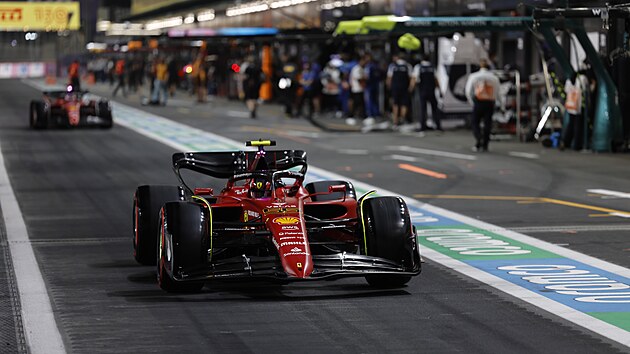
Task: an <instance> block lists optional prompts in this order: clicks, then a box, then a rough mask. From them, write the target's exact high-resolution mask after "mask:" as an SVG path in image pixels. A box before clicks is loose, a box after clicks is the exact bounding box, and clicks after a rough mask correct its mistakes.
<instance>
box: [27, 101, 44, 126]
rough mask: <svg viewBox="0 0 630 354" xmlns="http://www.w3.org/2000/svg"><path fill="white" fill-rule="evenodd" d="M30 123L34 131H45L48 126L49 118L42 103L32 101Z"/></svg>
mask: <svg viewBox="0 0 630 354" xmlns="http://www.w3.org/2000/svg"><path fill="white" fill-rule="evenodd" d="M29 113H30V114H29V122H30V126H31V128H32V129H45V128H46V127H47V126H48V116H47V114H46V108H45V106H44V102H42V101H31V109H30V112H29Z"/></svg>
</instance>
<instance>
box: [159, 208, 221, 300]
mask: <svg viewBox="0 0 630 354" xmlns="http://www.w3.org/2000/svg"><path fill="white" fill-rule="evenodd" d="M208 215H209V213H208V211H207V210H205V209H204V208H203V207H202V206H201V205H199V204H195V203H192V202H170V203H166V204H165V205H164V207H163V208H162V210H161V212H160V230H159V241H158V242H159V247H158V269H157V275H158V284H159V286H160V288H162V290H165V291H168V292H186V293H188V292H198V291H200V290H201V289H202V288H203V285H204V282H203V281H178V280H175V279H173V278H174V276H175V275H176V274H179V272H181V271H183V270H186V269H191V268H198V267H202V266H203V265H204V264H206V263H207V262H208V249H209V242H208V240H209V237H208V236H207V235H208V233H209V231H208V219H209V216H208Z"/></svg>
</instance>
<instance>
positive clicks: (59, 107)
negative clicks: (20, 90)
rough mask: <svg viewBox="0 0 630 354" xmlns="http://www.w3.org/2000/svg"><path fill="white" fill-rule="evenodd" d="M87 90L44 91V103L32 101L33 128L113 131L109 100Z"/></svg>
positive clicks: (31, 117) (69, 87)
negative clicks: (95, 96) (90, 93)
mask: <svg viewBox="0 0 630 354" xmlns="http://www.w3.org/2000/svg"><path fill="white" fill-rule="evenodd" d="M86 93H87V92H84V91H73V90H72V86H68V89H67V90H66V91H48V92H43V97H42V99H41V100H33V101H31V109H30V116H29V118H30V119H29V120H30V126H31V128H33V129H46V128H47V127H48V126H50V125H53V126H58V127H67V128H70V127H78V126H95V127H101V128H111V127H112V126H113V124H114V120H113V119H112V108H111V106H110V104H109V101H108V100H106V99H102V98H101V99H95V98H94V97H90V96H89V95H87V94H86Z"/></svg>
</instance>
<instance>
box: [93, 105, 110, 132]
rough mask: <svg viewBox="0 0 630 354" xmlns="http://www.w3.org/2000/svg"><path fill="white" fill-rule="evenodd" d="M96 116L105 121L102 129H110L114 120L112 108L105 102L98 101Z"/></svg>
mask: <svg viewBox="0 0 630 354" xmlns="http://www.w3.org/2000/svg"><path fill="white" fill-rule="evenodd" d="M97 104H98V116H99V117H100V118H101V119H104V120H105V123H103V125H101V128H103V129H111V128H112V127H113V126H114V118H113V116H112V108H111V107H110V105H109V102H107V101H99V102H98V103H97Z"/></svg>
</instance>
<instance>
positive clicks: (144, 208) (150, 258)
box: [132, 186, 182, 265]
mask: <svg viewBox="0 0 630 354" xmlns="http://www.w3.org/2000/svg"><path fill="white" fill-rule="evenodd" d="M181 199H182V191H181V189H180V188H179V187H177V186H140V187H138V188H137V189H136V193H135V194H134V198H133V219H132V221H133V224H132V225H133V256H134V258H135V259H136V261H138V263H140V264H142V265H155V264H156V262H157V257H156V255H157V239H158V237H157V236H158V226H159V219H158V217H159V215H160V209H161V208H162V206H163V205H164V204H166V203H167V202H170V201H176V200H181Z"/></svg>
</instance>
